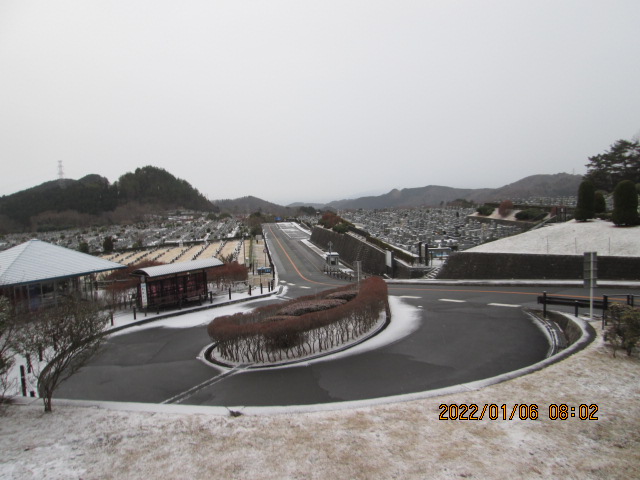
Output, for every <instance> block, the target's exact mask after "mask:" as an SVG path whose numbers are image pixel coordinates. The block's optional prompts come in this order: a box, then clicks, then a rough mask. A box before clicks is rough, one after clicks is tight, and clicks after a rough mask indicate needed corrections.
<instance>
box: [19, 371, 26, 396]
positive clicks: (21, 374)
mask: <svg viewBox="0 0 640 480" xmlns="http://www.w3.org/2000/svg"><path fill="white" fill-rule="evenodd" d="M20 383H21V384H22V396H23V397H26V396H27V378H26V375H25V373H24V365H20Z"/></svg>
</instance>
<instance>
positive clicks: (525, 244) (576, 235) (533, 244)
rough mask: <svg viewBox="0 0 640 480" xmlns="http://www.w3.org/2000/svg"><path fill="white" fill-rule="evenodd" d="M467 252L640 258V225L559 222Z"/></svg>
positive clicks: (599, 221)
mask: <svg viewBox="0 0 640 480" xmlns="http://www.w3.org/2000/svg"><path fill="white" fill-rule="evenodd" d="M467 252H493V253H535V254H543V255H582V254H583V253H584V252H598V255H602V256H614V257H616V256H617V257H640V227H616V226H615V225H614V224H613V223H611V222H606V221H603V220H592V221H589V222H576V221H575V220H572V221H570V222H566V223H557V224H554V225H549V226H546V227H543V228H538V229H536V230H530V231H528V232H525V233H521V234H519V235H514V236H512V237H506V238H501V239H500V240H495V241H493V242H488V243H483V244H482V245H478V246H477V247H473V248H470V249H468V250H467Z"/></svg>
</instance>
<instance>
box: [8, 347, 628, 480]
mask: <svg viewBox="0 0 640 480" xmlns="http://www.w3.org/2000/svg"><path fill="white" fill-rule="evenodd" d="M639 368H640V361H639V360H638V359H629V358H627V357H626V356H624V355H622V356H620V355H619V356H618V357H617V358H613V357H612V355H611V353H610V352H609V351H608V350H607V349H606V348H605V347H604V346H603V345H602V341H601V339H600V338H598V339H597V340H596V341H595V342H594V343H593V344H592V345H590V346H589V347H587V348H586V349H585V350H583V351H581V352H579V353H577V354H575V355H573V356H571V357H569V358H568V359H567V360H565V361H563V362H560V363H556V364H554V365H551V366H550V367H547V368H545V369H544V370H540V371H538V372H535V373H532V374H529V375H526V376H523V377H519V378H516V379H514V380H510V381H508V382H504V383H500V384H497V385H493V386H490V387H486V388H483V389H481V390H475V391H469V392H466V393H456V394H452V395H446V396H442V397H435V398H428V399H423V400H417V401H412V402H405V403H391V404H385V405H377V406H373V407H366V408H354V409H349V410H339V411H329V412H326V411H325V412H314V413H295V414H292V413H285V414H279V415H257V416H253V415H243V416H240V417H231V416H229V415H225V416H221V415H219V414H206V413H192V412H189V408H188V407H179V406H173V407H171V410H170V412H169V413H166V412H163V413H154V412H145V411H122V410H107V409H103V408H97V407H93V408H83V407H70V406H61V405H57V406H56V405H55V402H54V412H53V413H52V414H47V415H45V414H44V413H43V412H42V405H41V404H40V403H36V404H34V405H30V406H10V407H8V408H6V409H5V410H4V411H3V414H2V417H0V478H15V479H31V478H33V479H36V478H38V479H39V478H46V479H71V478H82V479H98V478H100V479H123V478H132V479H136V478H140V479H142V478H144V479H148V478H162V479H165V478H175V479H178V478H180V479H183V478H194V479H200V478H202V479H209V480H210V479H230V478H241V479H245V478H252V479H258V478H260V479H283V478H296V479H325V478H358V479H360V478H362V479H365V478H366V479H368V478H376V479H378V478H398V479H423V478H483V479H486V478H488V479H498V478H500V479H502V478H575V479H578V478H579V479H589V478H594V479H595V478H607V479H610V478H620V479H623V478H624V479H630V478H640V435H639V434H638V431H639V428H638V427H639V426H640V421H639V420H638V419H640V401H639V400H638V399H639V398H640V382H638V373H639ZM451 403H458V404H461V403H466V404H478V405H480V407H481V408H482V406H483V405H484V404H497V405H502V404H505V405H507V406H508V409H509V410H511V407H512V406H513V405H514V404H528V405H530V404H533V403H535V404H537V405H538V411H539V418H538V419H537V420H519V419H517V415H516V419H514V420H511V421H509V420H501V419H500V420H489V419H488V418H486V417H485V418H484V419H483V420H481V421H459V420H458V421H442V420H438V416H439V414H440V412H441V410H442V409H441V407H440V405H441V404H451ZM552 403H556V404H562V403H566V404H569V405H575V406H578V405H580V404H586V405H591V404H596V405H598V412H597V417H598V420H579V419H578V418H577V417H576V418H569V419H567V420H550V419H549V415H548V412H549V405H550V404H552ZM167 408H169V407H167Z"/></svg>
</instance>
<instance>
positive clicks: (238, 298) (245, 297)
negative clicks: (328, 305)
mask: <svg viewBox="0 0 640 480" xmlns="http://www.w3.org/2000/svg"><path fill="white" fill-rule="evenodd" d="M264 290H265V291H263V293H260V290H259V289H256V288H253V289H252V292H251V293H252V294H251V295H249V293H248V291H245V292H231V299H229V295H228V294H226V295H218V296H215V297H213V300H212V301H211V302H210V301H209V300H204V301H203V302H202V305H197V304H195V305H191V306H188V307H183V308H180V309H178V308H174V309H167V310H161V311H160V313H157V310H153V311H149V312H147V313H145V312H144V311H139V310H136V314H135V317H136V318H134V313H133V310H122V311H117V312H115V314H114V315H113V325H112V326H110V327H109V328H107V329H106V331H107V332H108V333H114V332H117V331H120V330H123V329H125V328H128V327H132V326H135V325H143V324H145V323H150V322H155V321H156V320H162V319H165V318H172V317H177V316H180V315H187V314H189V313H194V312H200V311H203V310H209V309H212V308H218V307H224V306H227V305H233V304H235V303H242V302H248V301H251V300H257V299H260V298H266V297H270V296H271V295H276V294H277V293H278V288H277V287H276V288H274V289H273V290H272V291H270V292H268V291H266V290H267V289H266V288H265V289H264Z"/></svg>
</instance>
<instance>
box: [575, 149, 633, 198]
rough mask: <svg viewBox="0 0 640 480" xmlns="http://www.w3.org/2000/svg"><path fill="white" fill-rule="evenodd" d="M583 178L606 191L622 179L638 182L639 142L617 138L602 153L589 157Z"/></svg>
mask: <svg viewBox="0 0 640 480" xmlns="http://www.w3.org/2000/svg"><path fill="white" fill-rule="evenodd" d="M586 167H587V174H586V175H585V178H586V179H588V180H591V181H592V182H593V185H594V186H595V188H598V189H603V190H605V191H607V192H611V191H613V189H614V187H615V186H616V185H617V184H618V183H620V182H621V181H622V180H631V181H632V182H633V183H638V182H640V142H639V141H638V140H637V139H636V140H633V141H628V140H618V141H617V142H616V143H614V144H613V145H611V147H610V149H609V150H608V151H607V152H605V153H602V154H599V155H595V156H593V157H589V163H588V164H587V165H586Z"/></svg>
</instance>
